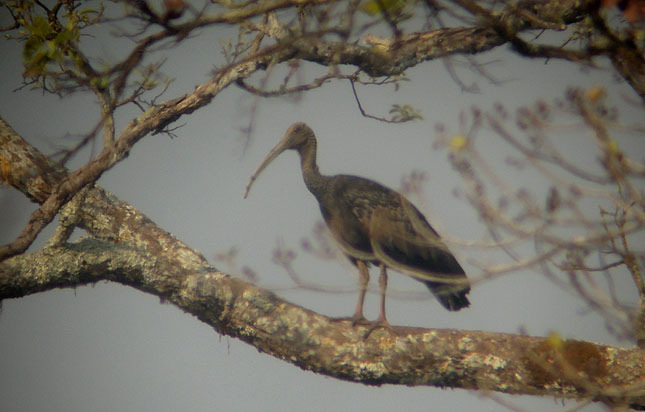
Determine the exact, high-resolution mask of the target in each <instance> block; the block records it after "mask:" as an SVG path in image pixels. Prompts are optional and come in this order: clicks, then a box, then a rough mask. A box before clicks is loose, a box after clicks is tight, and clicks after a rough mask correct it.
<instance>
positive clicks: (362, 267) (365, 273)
mask: <svg viewBox="0 0 645 412" xmlns="http://www.w3.org/2000/svg"><path fill="white" fill-rule="evenodd" d="M356 266H358V274H359V276H360V278H359V280H358V301H357V302H356V309H354V316H352V323H353V324H357V323H361V322H364V321H365V317H364V316H363V302H365V294H366V293H367V284H368V283H369V281H370V272H369V270H368V269H367V264H365V262H363V261H362V260H359V261H357V262H356Z"/></svg>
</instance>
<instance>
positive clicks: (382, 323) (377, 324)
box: [362, 317, 396, 340]
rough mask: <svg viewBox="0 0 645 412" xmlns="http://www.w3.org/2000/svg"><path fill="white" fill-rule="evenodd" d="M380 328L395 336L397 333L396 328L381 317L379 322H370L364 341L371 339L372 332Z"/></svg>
mask: <svg viewBox="0 0 645 412" xmlns="http://www.w3.org/2000/svg"><path fill="white" fill-rule="evenodd" d="M380 328H383V329H387V330H389V331H390V332H392V333H394V334H395V333H396V331H395V330H394V327H393V326H392V325H390V322H388V321H387V319H385V318H381V317H379V318H378V319H377V320H375V321H373V322H369V328H367V331H366V332H365V334H364V335H363V337H362V340H367V338H369V337H370V335H371V334H372V332H374V331H375V330H376V329H380Z"/></svg>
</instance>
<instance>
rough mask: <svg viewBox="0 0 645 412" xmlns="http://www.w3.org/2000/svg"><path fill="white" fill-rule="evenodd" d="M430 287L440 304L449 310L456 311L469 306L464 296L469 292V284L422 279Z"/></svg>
mask: <svg viewBox="0 0 645 412" xmlns="http://www.w3.org/2000/svg"><path fill="white" fill-rule="evenodd" d="M422 282H423V283H425V285H426V286H427V287H428V289H430V291H431V292H432V294H433V295H435V297H436V298H437V299H438V300H439V303H441V305H442V306H443V307H444V308H446V309H448V310H449V311H457V310H461V309H463V308H466V307H468V306H470V301H469V300H468V298H467V297H466V295H467V294H468V292H470V287H469V286H466V287H464V286H458V285H451V284H446V283H440V282H430V281H427V280H426V281H422Z"/></svg>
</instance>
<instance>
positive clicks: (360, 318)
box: [331, 314, 372, 326]
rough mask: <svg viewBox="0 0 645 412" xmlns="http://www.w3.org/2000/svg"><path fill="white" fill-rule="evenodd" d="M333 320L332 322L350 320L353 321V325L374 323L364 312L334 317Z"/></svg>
mask: <svg viewBox="0 0 645 412" xmlns="http://www.w3.org/2000/svg"><path fill="white" fill-rule="evenodd" d="M331 321H332V322H344V321H349V322H351V323H352V326H356V325H369V324H371V323H372V322H370V321H369V320H367V319H365V317H364V316H363V315H362V314H358V315H356V314H355V315H352V316H344V317H341V318H332V319H331Z"/></svg>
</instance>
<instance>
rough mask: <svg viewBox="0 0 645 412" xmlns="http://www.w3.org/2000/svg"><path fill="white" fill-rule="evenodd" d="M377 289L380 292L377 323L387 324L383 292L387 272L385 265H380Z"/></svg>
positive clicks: (385, 286) (385, 287) (385, 285)
mask: <svg viewBox="0 0 645 412" xmlns="http://www.w3.org/2000/svg"><path fill="white" fill-rule="evenodd" d="M378 287H379V290H380V292H381V306H380V309H379V313H378V319H377V320H376V322H378V323H388V322H387V318H386V317H385V290H386V289H387V271H386V270H385V265H384V264H382V263H381V275H380V276H379V278H378Z"/></svg>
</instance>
